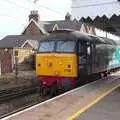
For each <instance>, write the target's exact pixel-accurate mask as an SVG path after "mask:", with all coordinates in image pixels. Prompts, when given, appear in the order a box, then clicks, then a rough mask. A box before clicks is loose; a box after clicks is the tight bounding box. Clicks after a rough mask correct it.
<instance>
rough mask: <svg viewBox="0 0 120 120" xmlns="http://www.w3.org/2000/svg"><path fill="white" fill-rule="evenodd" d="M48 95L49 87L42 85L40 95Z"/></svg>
mask: <svg viewBox="0 0 120 120" xmlns="http://www.w3.org/2000/svg"><path fill="white" fill-rule="evenodd" d="M46 95H47V88H46V87H41V88H40V96H41V97H44V96H46Z"/></svg>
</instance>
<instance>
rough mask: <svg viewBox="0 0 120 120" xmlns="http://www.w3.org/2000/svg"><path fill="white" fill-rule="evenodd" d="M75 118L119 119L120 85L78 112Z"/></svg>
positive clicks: (88, 119) (78, 119) (89, 119)
mask: <svg viewBox="0 0 120 120" xmlns="http://www.w3.org/2000/svg"><path fill="white" fill-rule="evenodd" d="M75 120H120V87H118V88H117V89H116V90H115V91H113V92H112V93H110V94H109V95H107V96H106V97H105V98H103V99H102V100H101V101H99V102H98V103H97V104H95V105H94V106H92V107H91V108H89V109H88V110H86V111H85V112H84V113H82V114H79V115H78V117H76V119H75Z"/></svg>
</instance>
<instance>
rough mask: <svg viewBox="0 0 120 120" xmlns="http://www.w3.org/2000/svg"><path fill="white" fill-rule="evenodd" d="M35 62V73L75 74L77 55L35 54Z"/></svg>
mask: <svg viewBox="0 0 120 120" xmlns="http://www.w3.org/2000/svg"><path fill="white" fill-rule="evenodd" d="M36 63H37V64H36V74H37V75H43V76H59V77H76V76H77V69H76V68H77V66H76V65H77V56H76V55H75V54H64V53H62V54H59V53H43V54H37V55H36Z"/></svg>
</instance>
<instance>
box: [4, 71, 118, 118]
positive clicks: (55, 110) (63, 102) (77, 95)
mask: <svg viewBox="0 0 120 120" xmlns="http://www.w3.org/2000/svg"><path fill="white" fill-rule="evenodd" d="M119 86H120V73H119V74H118V73H117V74H114V75H112V76H109V77H108V78H107V79H101V80H99V81H95V82H93V83H90V84H87V85H85V86H82V87H79V88H76V89H75V90H71V91H69V92H67V93H65V94H63V95H60V96H57V97H56V98H52V99H51V100H48V101H46V102H43V103H40V104H38V105H35V106H33V107H31V108H28V109H26V110H23V111H21V112H18V113H16V114H13V115H11V116H8V117H6V118H4V119H3V120H82V119H83V120H98V118H97V119H92V118H91V119H88V117H87V116H86V118H85V117H84V116H85V115H86V114H85V112H83V113H82V112H81V113H82V114H83V116H79V115H78V114H77V117H76V118H75V117H73V118H74V119H72V117H71V116H74V114H75V113H77V112H78V111H80V110H82V109H83V108H84V107H85V106H87V105H89V104H90V103H92V102H93V101H95V100H96V99H98V98H100V97H101V96H103V95H105V96H106V95H107V94H106V93H111V92H112V91H114V89H117V88H118V87H119ZM118 90H119V89H118ZM115 92H116V91H115ZM113 93H114V92H113ZM113 93H111V94H110V95H111V98H110V99H111V102H112V103H111V102H109V103H110V104H109V105H108V106H110V105H111V104H114V98H112V95H113ZM116 97H117V96H116ZM105 99H107V97H106V98H105ZM108 99H109V98H108ZM117 102H118V103H117V104H120V103H119V102H120V101H117ZM93 106H94V105H93ZM99 106H100V105H99V104H98V107H99ZM103 106H104V105H103ZM105 106H107V105H105ZM118 107H119V108H120V106H118ZM101 108H102V107H101ZM89 109H92V107H91V108H89ZM89 109H88V110H89ZM106 109H107V108H106ZM113 109H114V108H113ZM98 110H99V109H98ZM92 111H93V110H91V112H92ZM114 111H117V112H118V109H116V110H115V109H114ZM105 113H107V112H105ZM91 114H92V115H94V111H93V113H91ZM116 114H117V113H116ZM92 115H91V116H92ZM81 117H82V118H81ZM100 120H104V119H100ZM105 120H109V119H105ZM110 120H111V119H110ZM113 120H116V119H113Z"/></svg>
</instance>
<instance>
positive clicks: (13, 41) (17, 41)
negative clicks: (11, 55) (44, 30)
mask: <svg viewBox="0 0 120 120" xmlns="http://www.w3.org/2000/svg"><path fill="white" fill-rule="evenodd" d="M45 36H46V35H34V36H22V35H8V36H6V37H5V38H3V39H2V40H0V48H14V47H21V46H22V45H23V44H24V43H25V42H26V41H27V40H30V42H31V41H32V42H31V43H32V44H33V40H36V41H40V40H42V39H43V38H44V37H45ZM33 45H34V44H33Z"/></svg>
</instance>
